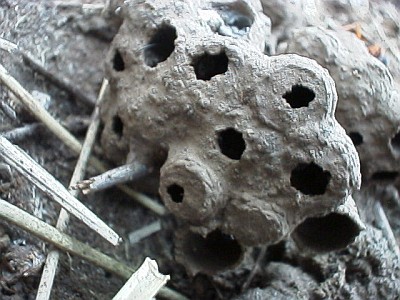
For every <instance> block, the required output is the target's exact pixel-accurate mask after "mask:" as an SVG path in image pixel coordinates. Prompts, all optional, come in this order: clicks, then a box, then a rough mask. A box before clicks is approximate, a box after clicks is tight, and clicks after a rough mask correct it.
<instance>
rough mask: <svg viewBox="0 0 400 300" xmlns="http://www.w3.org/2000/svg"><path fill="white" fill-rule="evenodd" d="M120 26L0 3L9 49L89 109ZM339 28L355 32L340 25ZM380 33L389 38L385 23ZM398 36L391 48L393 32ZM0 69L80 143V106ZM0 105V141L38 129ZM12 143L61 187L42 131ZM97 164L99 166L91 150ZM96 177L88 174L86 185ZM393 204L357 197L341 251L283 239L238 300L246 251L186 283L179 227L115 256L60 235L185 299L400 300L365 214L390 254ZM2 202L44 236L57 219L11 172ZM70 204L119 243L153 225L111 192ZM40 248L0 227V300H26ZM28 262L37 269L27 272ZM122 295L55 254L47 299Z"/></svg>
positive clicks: (386, 191)
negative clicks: (353, 227) (43, 228)
mask: <svg viewBox="0 0 400 300" xmlns="http://www.w3.org/2000/svg"><path fill="white" fill-rule="evenodd" d="M92 3H96V2H93V1H92ZM395 4H397V3H395ZM374 7H378V6H374ZM375 13H380V12H379V11H376V12H375ZM382 13H384V12H382ZM120 21H121V20H120V19H119V18H118V16H116V15H109V16H108V17H99V10H93V11H87V10H85V11H84V10H82V9H81V8H79V7H68V8H66V7H63V6H61V5H59V3H57V2H55V1H44V0H43V1H41V0H38V1H26V0H0V37H2V38H5V39H7V40H9V41H11V42H14V43H16V44H17V45H18V46H19V48H20V49H22V50H23V51H24V52H26V53H29V54H31V55H32V56H33V57H34V58H35V59H37V60H39V61H40V62H41V63H42V64H43V65H44V66H45V67H46V69H48V70H49V71H51V72H53V73H57V74H59V75H61V76H62V77H63V78H65V80H68V81H70V82H72V83H73V84H74V85H75V86H77V87H78V88H79V90H80V91H81V92H82V93H84V94H86V95H88V96H89V97H91V98H92V99H95V97H96V95H97V93H98V91H99V89H100V85H101V81H102V78H103V59H104V57H105V55H106V53H107V51H108V48H109V44H110V42H111V40H112V37H113V35H114V34H115V32H116V31H117V29H118V25H119V24H120ZM340 21H341V22H343V23H350V22H352V21H356V20H351V18H350V17H348V19H345V18H342V19H341V20H340ZM382 26H383V27H382V28H384V30H388V31H390V30H393V24H391V23H390V24H389V25H387V24H386V25H385V24H382ZM389 26H390V27H389ZM396 30H397V31H396V32H397V33H396V34H397V36H398V33H399V28H397V29H396ZM395 36H396V35H395ZM0 62H1V64H3V65H4V66H5V68H6V69H7V70H8V71H9V72H10V74H11V75H12V76H14V77H15V78H16V79H17V80H18V81H19V82H20V83H21V84H22V85H23V86H24V87H25V88H26V89H27V90H28V91H30V92H34V91H38V92H41V93H44V94H47V95H48V96H49V99H48V100H46V101H45V103H46V105H47V109H48V110H49V111H50V112H51V114H52V115H53V116H54V117H55V118H57V119H58V120H59V121H60V122H61V123H62V124H64V125H66V126H67V127H68V128H69V129H70V130H71V131H72V132H73V134H74V135H75V136H76V137H78V138H79V139H81V140H82V139H83V138H84V135H85V130H86V127H87V125H88V120H89V117H90V114H91V111H92V109H91V108H90V107H89V106H88V105H85V104H83V103H82V102H80V101H78V100H77V99H75V98H74V97H71V95H70V94H69V93H68V92H66V91H63V90H61V89H59V88H57V87H55V86H54V85H52V84H51V83H49V80H48V79H46V78H45V77H43V76H41V75H40V74H37V73H35V72H33V71H32V69H31V68H30V67H28V66H27V65H26V64H24V62H23V60H22V57H21V56H20V55H18V54H10V53H7V52H5V51H1V50H0ZM389 66H390V68H391V70H392V73H393V74H394V75H395V76H397V74H399V72H398V67H399V65H398V64H397V63H396V61H395V60H394V59H392V60H391V62H390V65H389ZM0 101H1V108H2V109H1V110H0V131H1V132H7V131H9V130H12V129H13V128H17V127H20V126H23V125H26V124H33V123H35V122H36V121H35V120H34V118H33V117H31V116H29V114H27V112H26V111H24V109H22V107H21V105H19V104H18V102H17V100H16V99H15V96H13V95H12V94H11V93H9V91H8V90H7V88H5V87H4V86H2V85H0ZM8 108H11V109H8ZM14 112H15V114H14ZM399 113H400V112H399ZM14 143H16V144H18V145H19V146H20V147H21V148H22V149H24V150H25V151H26V152H27V153H29V155H30V156H31V157H33V158H34V159H35V160H36V161H37V162H39V163H40V164H41V165H42V166H43V167H44V168H45V169H47V170H48V171H49V172H50V173H51V174H53V175H54V176H55V177H56V178H57V179H58V180H60V181H61V182H62V183H63V184H64V185H65V186H68V183H69V180H70V178H71V175H72V172H73V170H74V167H75V163H76V159H77V156H76V155H75V154H74V153H72V152H71V151H70V150H69V149H68V148H67V147H66V146H64V145H63V144H62V143H61V142H60V141H59V140H58V139H57V138H56V137H54V135H53V134H51V133H50V132H49V131H48V130H47V129H45V128H44V127H41V126H38V127H37V128H36V129H35V130H34V132H33V133H32V134H31V135H30V136H29V137H28V138H24V139H22V140H17V141H14ZM95 153H96V155H97V156H98V157H102V153H101V148H100V147H99V146H97V147H96V149H95ZM0 162H1V161H0ZM110 167H112V166H111V165H110ZM94 174H95V173H94V170H91V169H90V168H89V170H88V173H87V175H86V177H89V176H91V175H94ZM397 186H399V185H397ZM396 193H397V190H396V188H395V182H377V183H371V184H369V185H368V186H364V187H363V190H362V192H360V193H359V195H357V197H356V200H357V203H358V205H359V208H360V211H361V216H362V218H363V220H364V221H365V222H366V223H367V229H366V230H365V231H364V232H363V233H362V234H361V235H360V237H359V238H358V239H357V240H356V242H355V243H354V244H353V245H351V246H349V247H348V248H347V249H345V250H342V251H337V252H333V253H329V254H325V255H317V256H316V255H311V254H307V253H303V252H301V251H299V250H298V249H297V248H296V247H295V246H294V244H293V242H292V241H291V240H290V239H289V240H286V241H283V242H281V243H280V244H278V245H274V246H271V247H269V248H268V249H267V250H266V254H265V256H264V257H263V258H262V259H261V260H260V261H259V262H258V271H257V272H256V273H255V274H256V275H255V277H254V278H253V280H252V281H251V283H250V287H249V289H247V290H243V286H244V285H245V282H246V281H247V279H248V277H249V274H250V273H251V271H252V270H253V268H254V261H255V260H256V258H257V257H258V254H259V253H260V249H259V248H255V249H253V250H252V251H250V257H249V259H248V260H246V263H245V264H242V265H241V266H240V267H239V268H237V269H236V270H234V271H230V272H225V273H223V274H219V275H218V276H214V277H209V276H205V275H197V276H196V277H195V278H188V276H187V275H186V273H185V271H184V269H183V267H181V266H179V265H178V264H176V263H175V262H174V259H173V242H172V241H173V232H174V230H175V228H176V227H177V226H178V224H176V221H175V220H174V219H173V218H172V217H171V216H166V217H164V218H163V219H162V220H161V221H162V230H161V231H160V232H158V233H156V234H153V235H152V236H150V237H149V238H147V239H146V240H144V241H141V242H139V243H137V244H134V245H131V244H129V242H126V243H124V244H123V245H121V246H119V247H117V248H114V247H112V246H110V245H109V244H107V243H106V242H104V241H103V240H102V239H101V238H100V237H98V236H97V235H96V234H94V233H93V232H92V231H90V230H89V229H88V228H87V227H86V226H85V225H83V224H82V223H80V222H78V221H76V220H72V222H71V226H70V227H69V229H68V233H69V234H71V235H72V236H74V237H76V238H78V239H79V240H81V241H85V242H87V243H89V244H90V245H92V246H93V247H96V248H98V249H101V251H103V252H104V253H107V254H109V255H111V256H113V257H115V258H116V259H118V260H120V261H123V262H126V264H129V265H132V266H138V265H139V264H140V263H141V262H142V261H143V260H144V258H145V257H147V256H149V257H151V258H154V259H156V260H157V262H158V264H159V267H160V270H161V272H162V273H164V274H170V275H171V281H170V282H169V283H168V286H170V287H172V288H174V289H176V290H178V291H180V292H181V293H183V294H185V295H186V296H188V297H190V298H192V299H232V298H234V297H238V298H240V299H383V298H385V299H399V298H400V279H399V278H400V271H399V270H400V268H399V261H398V258H397V257H396V255H395V253H394V251H393V248H392V246H391V245H390V240H388V238H387V236H385V232H384V230H381V229H382V228H381V221H380V220H379V218H377V217H376V211H375V210H374V207H375V206H374V205H375V204H374V203H375V202H376V201H377V200H380V201H381V203H382V204H383V205H384V207H385V211H386V214H387V215H388V217H389V221H390V222H391V225H392V228H393V231H394V233H395V236H396V238H397V241H398V242H399V241H400V201H399V198H398V195H397V194H396ZM0 196H1V198H3V199H6V200H7V201H9V202H10V203H12V204H15V205H17V206H18V207H21V208H23V209H24V210H26V211H28V212H29V213H31V214H33V215H35V216H37V217H39V218H41V219H43V220H45V221H46V222H47V223H49V224H52V225H55V223H56V221H57V217H58V213H59V210H60V207H59V206H58V205H57V204H55V203H54V202H52V201H50V200H49V199H48V198H47V197H46V196H45V195H43V194H42V193H41V192H40V191H39V190H37V189H36V188H35V187H34V186H32V185H31V184H30V183H28V182H27V181H26V180H25V179H24V178H22V177H21V176H20V175H19V174H18V173H16V172H15V171H13V170H11V172H9V171H7V169H4V168H0ZM80 199H81V200H82V202H83V203H84V204H85V205H87V206H88V207H89V208H90V209H92V210H93V211H94V212H95V213H96V214H97V215H98V216H100V217H101V218H102V219H103V220H104V221H105V222H106V223H107V224H109V225H110V226H111V227H112V228H113V229H115V231H116V232H118V233H119V234H120V235H121V236H122V237H123V238H125V239H126V238H127V236H128V235H129V233H130V232H132V231H134V230H136V229H139V228H141V227H143V226H145V225H147V224H150V223H151V222H153V221H155V220H157V219H159V217H158V216H156V215H155V214H153V213H152V212H150V211H149V210H147V209H145V208H143V207H141V206H140V205H138V204H136V203H135V202H134V201H133V200H132V199H130V198H129V197H128V196H126V195H125V194H123V193H122V192H120V191H118V190H117V189H110V190H107V191H106V192H101V193H98V194H96V195H94V196H90V197H85V196H81V197H80ZM159 201H160V200H159ZM160 202H161V201H160ZM49 248H51V247H49V245H47V244H45V243H43V242H41V241H40V240H38V239H36V238H34V237H33V236H31V235H29V234H27V233H25V232H23V231H21V230H19V229H18V228H16V227H14V226H11V225H9V224H7V223H5V222H0V251H1V256H0V261H1V264H0V283H1V287H2V289H1V292H0V299H34V298H35V297H36V290H37V286H38V283H39V280H40V276H41V272H40V270H41V269H40V267H41V263H42V262H43V260H44V259H45V253H46V252H47V251H48V250H49ZM32 254H35V256H36V257H37V258H38V259H37V261H35V262H32V260H31V259H30V257H31V256H32ZM123 283H124V281H123V280H122V279H120V278H118V277H116V276H114V275H113V274H110V273H108V272H105V271H104V270H102V269H100V268H97V267H94V266H92V265H90V264H88V263H86V262H84V261H82V260H80V259H78V258H76V257H73V256H69V255H67V254H62V256H61V260H60V265H59V269H58V273H57V276H56V280H55V283H54V287H53V292H52V299H111V298H112V297H113V296H114V295H115V293H116V292H117V291H118V290H119V289H120V287H121V286H122V285H123Z"/></svg>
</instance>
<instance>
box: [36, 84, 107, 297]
mask: <svg viewBox="0 0 400 300" xmlns="http://www.w3.org/2000/svg"><path fill="white" fill-rule="evenodd" d="M107 87H108V80H107V79H104V80H103V84H102V86H101V89H100V92H99V96H98V99H97V105H96V107H95V109H94V111H93V114H92V122H91V124H90V126H89V129H88V131H87V133H86V138H85V141H84V143H83V146H82V151H81V153H80V155H79V158H78V162H77V163H76V166H75V170H74V173H73V174H72V178H71V181H70V185H73V184H76V183H77V182H78V181H80V180H82V178H83V177H84V174H85V170H86V166H87V163H88V160H89V157H90V153H91V149H92V147H93V144H94V142H95V140H96V135H97V131H98V128H99V125H100V109H99V105H100V104H101V102H102V101H103V99H104V95H105V92H106V90H107ZM70 193H71V195H72V196H74V197H77V196H78V192H77V191H70ZM68 223H69V215H68V213H67V212H66V211H65V210H64V209H61V212H60V215H59V217H58V220H57V225H56V228H57V229H58V230H60V231H64V230H65V229H66V228H67V226H68ZM59 257H60V254H59V252H58V250H52V251H50V252H49V254H48V255H47V258H46V262H45V265H44V268H43V272H42V277H41V279H40V284H39V288H38V292H37V294H36V300H48V299H50V294H51V290H52V287H53V282H54V277H55V273H56V270H57V266H58V260H59Z"/></svg>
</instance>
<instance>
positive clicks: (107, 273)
mask: <svg viewBox="0 0 400 300" xmlns="http://www.w3.org/2000/svg"><path fill="white" fill-rule="evenodd" d="M104 277H105V278H111V277H112V273H110V272H108V271H105V272H104Z"/></svg>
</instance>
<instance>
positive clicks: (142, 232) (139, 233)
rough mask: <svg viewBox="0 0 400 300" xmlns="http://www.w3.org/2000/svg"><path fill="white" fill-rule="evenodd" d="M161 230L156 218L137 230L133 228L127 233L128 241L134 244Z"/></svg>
mask: <svg viewBox="0 0 400 300" xmlns="http://www.w3.org/2000/svg"><path fill="white" fill-rule="evenodd" d="M160 230H161V222H160V220H157V221H155V222H153V223H151V224H149V225H147V226H144V227H142V228H140V229H138V230H135V231H133V232H131V233H129V235H128V239H129V243H130V244H131V245H132V244H135V243H138V242H140V241H141V240H142V239H144V238H146V237H148V236H150V235H152V234H153V233H156V232H158V231H160Z"/></svg>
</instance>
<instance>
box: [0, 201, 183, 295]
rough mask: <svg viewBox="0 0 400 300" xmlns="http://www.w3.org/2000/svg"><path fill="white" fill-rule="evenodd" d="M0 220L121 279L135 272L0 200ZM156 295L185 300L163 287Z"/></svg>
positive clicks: (127, 277)
mask: <svg viewBox="0 0 400 300" xmlns="http://www.w3.org/2000/svg"><path fill="white" fill-rule="evenodd" d="M0 218H1V219H3V220H5V221H7V222H9V223H11V224H14V225H16V226H18V227H20V228H22V229H23V230H25V231H27V232H29V233H31V234H32V235H34V236H36V237H38V238H40V239H42V240H44V241H45V242H48V243H50V244H52V245H54V246H55V247H57V248H58V249H60V250H63V251H66V252H68V253H71V254H73V255H76V256H78V257H80V258H82V259H84V260H86V261H88V262H91V263H92V264H94V265H96V266H99V267H101V268H103V269H105V270H107V271H109V272H111V273H113V274H115V275H117V276H119V277H121V278H124V279H129V278H130V277H131V275H132V273H133V272H134V271H135V270H134V269H133V268H130V267H128V266H126V264H123V263H120V262H119V261H117V260H115V259H113V258H111V257H109V256H107V255H105V254H103V253H102V252H100V251H98V250H96V249H94V248H92V247H90V246H89V245H87V244H85V243H82V242H80V241H78V240H77V239H75V238H73V237H71V236H69V235H67V234H65V233H63V232H61V231H60V230H58V229H56V228H54V227H52V226H51V225H49V224H47V223H45V222H43V221H42V220H40V219H38V218H36V217H34V216H32V215H31V214H29V213H27V212H25V211H23V210H22V209H20V208H18V207H16V206H14V205H12V204H10V203H9V202H7V201H5V200H3V199H1V198H0ZM158 295H159V296H161V297H164V298H167V299H171V300H187V298H186V297H185V296H183V295H181V294H180V293H178V292H176V291H174V290H172V289H169V288H167V287H163V288H162V289H161V290H160V291H159V293H158Z"/></svg>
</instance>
